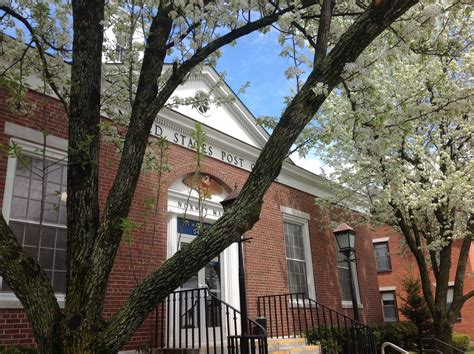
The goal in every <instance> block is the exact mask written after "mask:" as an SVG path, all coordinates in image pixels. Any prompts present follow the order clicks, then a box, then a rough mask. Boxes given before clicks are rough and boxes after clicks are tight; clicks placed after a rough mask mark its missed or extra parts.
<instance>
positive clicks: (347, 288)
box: [336, 242, 360, 307]
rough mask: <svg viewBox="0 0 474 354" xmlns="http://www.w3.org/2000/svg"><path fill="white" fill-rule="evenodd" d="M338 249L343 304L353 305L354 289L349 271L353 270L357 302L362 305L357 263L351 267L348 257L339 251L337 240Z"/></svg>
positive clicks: (346, 305) (353, 263)
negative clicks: (352, 288)
mask: <svg viewBox="0 0 474 354" xmlns="http://www.w3.org/2000/svg"><path fill="white" fill-rule="evenodd" d="M336 250H337V269H338V273H339V285H340V287H341V298H342V304H343V305H344V307H349V306H351V305H352V292H351V291H352V290H351V280H350V274H351V273H349V272H352V279H353V280H354V286H355V292H356V294H355V295H356V299H357V303H358V304H359V305H360V294H359V281H358V279H357V265H356V263H355V262H352V267H351V269H349V265H348V264H347V261H346V258H345V257H344V256H343V255H342V254H341V252H339V246H338V244H337V242H336Z"/></svg>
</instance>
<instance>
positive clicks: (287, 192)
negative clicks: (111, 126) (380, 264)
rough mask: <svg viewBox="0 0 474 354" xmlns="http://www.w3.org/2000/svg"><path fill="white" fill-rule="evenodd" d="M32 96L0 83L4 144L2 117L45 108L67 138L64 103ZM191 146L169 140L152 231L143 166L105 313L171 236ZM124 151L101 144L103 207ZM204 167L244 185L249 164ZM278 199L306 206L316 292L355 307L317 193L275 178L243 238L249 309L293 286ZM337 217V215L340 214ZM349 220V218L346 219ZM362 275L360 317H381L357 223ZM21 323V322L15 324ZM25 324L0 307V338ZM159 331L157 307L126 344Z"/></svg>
mask: <svg viewBox="0 0 474 354" xmlns="http://www.w3.org/2000/svg"><path fill="white" fill-rule="evenodd" d="M29 98H30V102H33V103H34V104H35V105H36V108H35V109H34V111H33V114H32V115H30V116H24V115H15V114H12V113H11V112H10V110H9V107H8V104H7V102H6V95H5V93H4V92H3V91H0V142H1V143H2V144H4V145H7V144H8V142H9V138H10V137H8V136H6V135H5V134H4V124H5V121H9V122H12V123H15V124H18V125H22V126H26V127H29V128H33V129H37V130H38V129H41V128H42V124H41V121H40V120H39V119H38V117H42V114H44V113H45V112H46V113H47V114H48V117H49V118H48V121H47V129H48V130H49V131H50V132H51V134H52V135H55V136H58V137H62V138H67V125H66V124H67V122H66V120H65V119H64V116H63V114H62V113H61V107H60V106H59V105H58V103H57V102H56V101H54V100H51V99H46V100H45V99H44V96H42V95H40V94H38V93H30V94H29ZM194 155H195V154H194V152H192V151H190V150H188V149H185V148H183V147H181V146H177V145H171V149H170V161H169V162H170V165H171V169H172V171H171V173H169V174H165V175H164V176H163V180H162V185H161V193H160V205H159V215H158V217H157V235H156V237H155V238H154V237H153V225H152V221H151V220H152V218H151V216H149V217H148V218H147V219H148V222H147V225H146V228H145V226H144V224H145V223H144V220H145V216H144V213H145V208H144V207H143V205H144V201H145V198H147V197H150V196H153V195H154V194H155V193H156V191H157V186H158V181H157V176H156V173H155V172H149V171H148V172H143V173H142V175H141V177H140V180H139V183H138V186H137V190H136V194H135V197H134V201H133V206H132V209H131V211H130V215H129V216H130V217H131V218H132V219H133V220H134V221H135V222H137V223H138V224H139V225H140V229H139V230H138V231H137V232H136V233H135V234H134V235H133V239H134V241H133V243H128V242H126V241H124V242H123V244H122V246H121V248H120V249H119V252H118V254H117V258H116V261H115V264H114V268H113V271H112V273H111V275H110V281H109V284H108V292H107V298H106V302H105V310H104V317H105V318H106V319H107V318H110V317H111V316H113V314H114V313H115V312H116V311H117V310H118V309H119V308H120V306H121V305H122V304H123V303H124V301H125V300H126V298H127V296H128V295H129V294H130V292H131V290H132V289H133V288H134V287H135V285H136V282H137V281H138V282H139V281H141V280H142V279H143V278H144V277H145V276H146V274H148V273H149V272H150V271H152V270H153V269H155V268H156V267H157V266H159V264H160V263H161V262H163V260H164V259H165V257H166V240H167V212H166V210H167V190H168V187H169V186H170V185H171V184H172V183H173V182H174V181H175V180H176V179H177V178H179V177H180V176H182V175H184V174H186V173H190V172H193V171H194ZM118 159H119V156H118V154H117V153H116V150H115V148H113V147H111V146H107V145H103V146H102V149H101V155H100V167H101V168H100V202H101V206H102V207H103V205H104V203H105V198H106V195H107V192H108V190H109V189H110V187H111V185H112V183H113V179H114V176H115V170H116V168H117V165H118V161H119V160H118ZM6 164H7V158H6V157H5V156H4V155H2V156H0V176H1V178H0V198H3V189H4V182H5V177H4V176H5V174H6ZM203 172H205V173H208V174H211V175H213V176H215V177H217V178H218V179H220V180H221V181H222V182H223V183H224V184H226V185H227V186H228V187H229V190H230V189H231V187H233V186H234V184H237V185H238V186H242V185H243V184H244V183H245V180H246V179H247V177H248V172H246V171H243V170H240V169H238V168H236V167H233V166H231V165H229V164H226V163H223V162H220V161H218V160H215V159H211V158H208V159H206V161H205V167H204V170H203ZM280 205H284V206H287V207H291V208H294V209H297V210H301V211H304V212H306V213H309V214H310V216H311V219H310V220H309V234H310V242H311V253H312V260H313V272H314V277H315V284H316V297H317V300H318V301H319V302H321V303H323V304H325V305H327V306H329V307H332V308H334V309H336V310H339V311H342V312H344V313H346V314H348V315H350V316H352V310H351V309H342V308H341V300H340V288H339V282H338V273H337V268H336V262H337V261H336V256H335V243H334V236H333V234H332V232H331V228H330V222H331V220H329V219H328V217H327V216H324V215H325V214H323V213H322V212H321V210H320V208H319V207H317V206H316V204H315V202H314V197H313V196H311V195H309V194H306V193H304V192H301V191H298V190H295V189H292V188H289V187H287V186H284V185H281V184H278V183H274V184H273V185H272V186H271V187H270V189H269V191H268V193H267V195H266V196H265V204H264V207H263V210H262V214H261V217H260V221H259V222H258V223H257V224H256V225H255V227H254V228H253V230H251V231H249V232H248V234H247V236H249V237H253V241H252V243H250V244H246V245H245V262H246V281H247V291H248V303H249V306H248V307H249V313H250V316H251V317H255V316H256V301H257V296H258V295H267V294H278V293H286V292H288V285H287V275H286V261H285V247H284V233H283V216H282V213H281V211H280ZM339 218H340V217H339ZM344 221H348V220H344ZM357 252H358V259H359V262H358V276H359V284H360V289H361V300H362V304H363V310H361V312H362V318H363V320H364V321H367V322H369V323H375V322H380V321H381V319H382V312H381V307H380V300H379V297H378V296H379V294H378V287H377V274H376V272H375V263H374V255H373V251H372V244H371V238H370V235H369V233H368V230H367V228H365V227H359V228H357ZM16 326H20V327H21V328H20V327H16ZM25 326H27V322H26V319H25V315H24V312H23V311H22V310H2V309H0V345H10V344H15V343H21V344H31V343H32V341H33V340H32V337H31V330H30V329H29V328H28V327H25ZM153 338H154V315H153V314H151V315H150V317H149V318H148V319H147V320H146V321H145V322H144V323H143V325H142V326H141V327H140V328H139V329H138V330H137V331H136V333H135V335H134V336H133V338H132V340H131V341H130V342H129V344H128V345H127V346H126V348H128V349H133V348H136V347H137V346H138V345H140V344H142V343H152V342H153Z"/></svg>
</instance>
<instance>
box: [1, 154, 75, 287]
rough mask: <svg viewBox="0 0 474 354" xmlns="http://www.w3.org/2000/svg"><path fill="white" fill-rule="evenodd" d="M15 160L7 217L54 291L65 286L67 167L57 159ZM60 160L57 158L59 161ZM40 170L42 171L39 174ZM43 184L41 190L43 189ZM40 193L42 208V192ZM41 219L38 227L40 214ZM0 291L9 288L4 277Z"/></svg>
mask: <svg viewBox="0 0 474 354" xmlns="http://www.w3.org/2000/svg"><path fill="white" fill-rule="evenodd" d="M12 160H14V161H15V163H14V164H13V165H10V162H9V168H10V166H14V167H13V169H14V173H11V174H10V176H12V178H13V182H12V183H13V186H12V187H13V188H12V193H11V200H10V201H8V200H6V201H5V203H10V205H9V209H8V210H9V213H8V220H9V225H10V228H11V229H12V231H13V233H14V234H15V236H16V238H17V240H18V242H19V243H20V244H21V245H22V246H23V247H24V248H25V250H26V251H27V252H28V253H29V254H30V255H31V256H32V257H33V258H35V259H36V260H37V261H38V262H39V264H40V265H41V266H42V268H43V269H44V270H45V272H46V274H47V275H48V276H49V278H50V279H51V282H52V284H53V288H54V290H55V292H58V293H64V292H65V290H66V233H67V230H66V181H67V169H66V166H65V165H64V163H60V162H58V160H55V161H53V160H47V161H46V165H45V169H43V159H42V158H38V157H33V156H31V157H23V158H22V159H21V161H20V160H19V159H12ZM62 161H63V160H61V162H62ZM43 170H44V171H45V173H44V174H43ZM43 175H45V178H44V179H43ZM43 185H44V186H45V191H44V193H43ZM43 194H44V208H42V205H41V204H42V203H41V200H42V196H43ZM41 217H42V219H43V223H42V226H41V227H40V218H41ZM1 291H3V292H10V291H11V289H10V287H9V286H8V284H7V283H6V282H5V281H2V282H1Z"/></svg>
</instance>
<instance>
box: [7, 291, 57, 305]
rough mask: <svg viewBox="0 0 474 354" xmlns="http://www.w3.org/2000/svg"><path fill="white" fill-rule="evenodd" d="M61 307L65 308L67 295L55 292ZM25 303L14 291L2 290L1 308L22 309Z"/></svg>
mask: <svg viewBox="0 0 474 354" xmlns="http://www.w3.org/2000/svg"><path fill="white" fill-rule="evenodd" d="M55 295H56V299H57V300H58V304H59V307H60V308H61V309H63V308H64V302H65V299H66V296H65V295H64V294H55ZM22 308H23V305H22V304H21V302H20V300H18V298H17V297H16V296H15V294H13V293H7V292H0V309H22Z"/></svg>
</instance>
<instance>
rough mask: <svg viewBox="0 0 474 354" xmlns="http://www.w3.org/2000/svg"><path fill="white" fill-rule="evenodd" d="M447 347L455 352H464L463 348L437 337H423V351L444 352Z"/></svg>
mask: <svg viewBox="0 0 474 354" xmlns="http://www.w3.org/2000/svg"><path fill="white" fill-rule="evenodd" d="M446 348H449V349H452V350H453V352H454V353H464V351H462V350H461V349H459V348H456V347H454V346H452V345H451V344H448V343H446V342H443V341H441V340H439V339H437V338H421V353H444V352H445V350H446Z"/></svg>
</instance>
